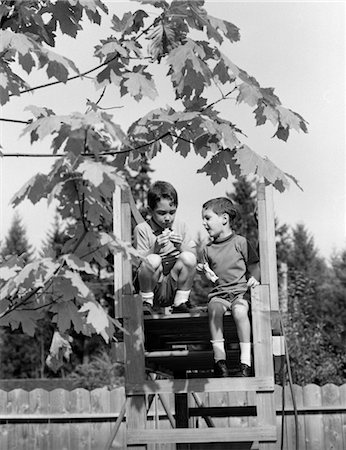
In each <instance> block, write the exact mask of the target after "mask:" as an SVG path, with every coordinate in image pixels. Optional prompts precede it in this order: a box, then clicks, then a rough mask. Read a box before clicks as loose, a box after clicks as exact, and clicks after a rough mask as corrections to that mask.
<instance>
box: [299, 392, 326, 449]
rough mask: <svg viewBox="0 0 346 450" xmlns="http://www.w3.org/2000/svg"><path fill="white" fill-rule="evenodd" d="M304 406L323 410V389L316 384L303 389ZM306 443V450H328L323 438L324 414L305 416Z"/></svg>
mask: <svg viewBox="0 0 346 450" xmlns="http://www.w3.org/2000/svg"><path fill="white" fill-rule="evenodd" d="M303 400H304V406H305V407H310V406H315V407H319V408H320V409H322V408H321V407H322V395H321V389H320V387H319V386H316V385H315V384H308V385H306V386H304V388H303ZM305 442H306V450H326V449H325V446H324V436H323V417H322V414H312V415H306V416H305Z"/></svg>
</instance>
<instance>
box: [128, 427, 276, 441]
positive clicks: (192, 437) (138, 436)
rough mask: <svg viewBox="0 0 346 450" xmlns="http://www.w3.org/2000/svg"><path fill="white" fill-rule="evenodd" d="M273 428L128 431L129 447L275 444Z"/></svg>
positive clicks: (274, 430) (274, 428)
mask: <svg viewBox="0 0 346 450" xmlns="http://www.w3.org/2000/svg"><path fill="white" fill-rule="evenodd" d="M276 439H277V436H276V427H275V426H262V427H261V426H257V427H232V428H175V429H170V430H140V429H129V430H128V433H127V443H128V444H129V445H138V444H155V443H157V442H165V443H178V442H179V443H183V442H185V443H193V442H196V443H197V442H204V443H207V442H252V441H260V442H261V441H266V442H275V441H276Z"/></svg>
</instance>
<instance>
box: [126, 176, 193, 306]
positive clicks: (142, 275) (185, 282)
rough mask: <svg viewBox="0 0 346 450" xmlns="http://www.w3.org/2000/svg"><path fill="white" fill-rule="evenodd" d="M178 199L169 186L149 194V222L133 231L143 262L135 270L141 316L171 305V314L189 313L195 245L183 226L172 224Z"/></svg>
mask: <svg viewBox="0 0 346 450" xmlns="http://www.w3.org/2000/svg"><path fill="white" fill-rule="evenodd" d="M177 207H178V195H177V192H176V190H175V188H174V187H173V186H172V185H171V184H170V183H168V182H165V181H157V182H156V183H154V184H153V185H152V186H151V187H150V189H149V191H148V210H149V214H150V216H151V218H150V219H149V220H148V221H147V222H142V223H140V224H138V225H137V226H136V228H135V229H134V245H135V248H136V249H137V250H138V251H139V252H140V254H141V255H142V256H144V257H145V259H144V260H143V261H142V263H141V264H140V266H139V268H138V281H139V289H140V295H141V297H142V300H143V312H144V314H151V313H152V311H153V307H154V306H156V307H166V306H171V305H172V312H173V313H185V312H190V311H191V309H192V308H193V307H192V305H191V304H190V302H189V295H190V291H191V287H192V282H193V278H194V275H195V271H196V266H197V258H196V243H195V242H194V241H193V239H192V238H191V236H190V233H189V231H188V228H187V226H186V224H185V223H184V222H181V221H178V220H175V215H176V212H177Z"/></svg>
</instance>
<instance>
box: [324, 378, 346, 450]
mask: <svg viewBox="0 0 346 450" xmlns="http://www.w3.org/2000/svg"><path fill="white" fill-rule="evenodd" d="M321 393H322V406H324V405H327V406H334V405H340V392H339V388H338V386H335V384H326V385H324V386H322V387H321ZM323 429H324V445H325V449H326V450H327V449H333V450H343V449H344V448H345V447H344V446H343V427H342V417H341V414H337V413H336V414H328V415H323Z"/></svg>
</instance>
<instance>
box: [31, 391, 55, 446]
mask: <svg viewBox="0 0 346 450" xmlns="http://www.w3.org/2000/svg"><path fill="white" fill-rule="evenodd" d="M29 412H30V413H31V414H47V413H48V412H49V393H48V391H46V390H44V389H34V390H33V391H30V392H29ZM49 429H50V424H49V423H48V422H47V423H32V424H31V426H30V431H31V433H32V434H33V437H32V440H31V445H32V448H33V449H34V450H36V449H40V450H50V445H49Z"/></svg>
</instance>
